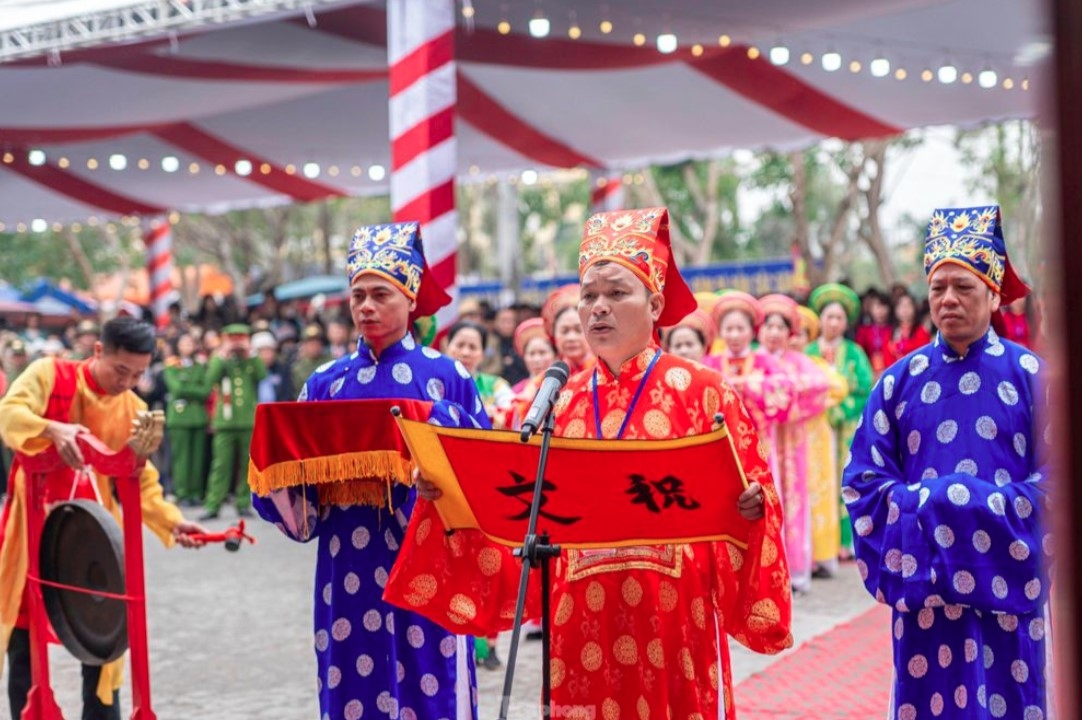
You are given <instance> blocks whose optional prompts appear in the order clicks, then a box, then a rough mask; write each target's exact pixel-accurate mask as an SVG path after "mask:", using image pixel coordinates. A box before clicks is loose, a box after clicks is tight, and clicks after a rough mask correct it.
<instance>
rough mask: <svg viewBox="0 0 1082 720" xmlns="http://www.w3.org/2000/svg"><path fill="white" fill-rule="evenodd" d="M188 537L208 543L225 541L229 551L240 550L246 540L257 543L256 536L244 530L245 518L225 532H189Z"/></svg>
mask: <svg viewBox="0 0 1082 720" xmlns="http://www.w3.org/2000/svg"><path fill="white" fill-rule="evenodd" d="M188 537H190V538H191V539H192V540H198V541H200V542H203V543H206V544H209V543H225V549H226V550H228V551H229V552H236V551H238V550H240V546H241V545H243V544H244V541H245V540H247V541H248V542H250V543H251V544H253V545H255V538H254V537H252V536H251V535H249V534H247V533H246V532H244V521H243V520H238V521H237V524H236V525H235V526H233V527H231V528H228V529H226V530H225V532H218V533H188Z"/></svg>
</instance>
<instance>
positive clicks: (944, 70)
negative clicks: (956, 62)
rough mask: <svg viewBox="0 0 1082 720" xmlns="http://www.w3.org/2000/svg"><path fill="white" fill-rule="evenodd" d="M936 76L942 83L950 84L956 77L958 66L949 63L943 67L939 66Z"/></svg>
mask: <svg viewBox="0 0 1082 720" xmlns="http://www.w3.org/2000/svg"><path fill="white" fill-rule="evenodd" d="M936 77H938V78H939V82H941V83H943V84H944V85H950V84H951V83H953V82H954V81H955V80H957V79H958V68H956V67H954V66H953V65H951V64H950V63H947V64H946V65H944V66H943V67H941V68H939V72H937V73H936Z"/></svg>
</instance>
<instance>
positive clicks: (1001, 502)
mask: <svg viewBox="0 0 1082 720" xmlns="http://www.w3.org/2000/svg"><path fill="white" fill-rule="evenodd" d="M988 509H989V510H991V511H992V512H993V513H995V514H996V515H999V516H1000V517H1003V516H1004V515H1005V514H1006V513H1007V499H1006V498H1005V497H1003V493H1001V492H994V493H992V494H991V495H989V496H988Z"/></svg>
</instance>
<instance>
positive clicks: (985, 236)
mask: <svg viewBox="0 0 1082 720" xmlns="http://www.w3.org/2000/svg"><path fill="white" fill-rule="evenodd" d="M944 263H953V264H955V265H960V266H962V267H964V268H966V269H967V270H970V271H971V272H973V273H974V274H975V275H976V276H977V277H979V278H980V279H981V280H982V281H983V282H984V283H985V284H986V285H987V286H988V287H990V288H992V290H993V291H995V292H996V293H998V294H999V295H1000V297H1001V302H1002V303H1003V304H1004V305H1006V304H1008V303H1010V302H1012V301H1014V300H1017V299H1019V298H1023V297H1025V296H1026V295H1028V294H1029V287H1028V286H1027V285H1026V284H1025V283H1024V282H1022V280H1021V279H1020V278H1019V277H1018V275H1017V274H1016V273H1015V272H1014V268H1013V267H1011V261H1010V258H1008V257H1007V244H1006V242H1005V241H1004V240H1003V227H1002V223H1001V220H1000V212H999V206H998V205H989V206H987V207H975V208H941V209H939V210H936V211H935V212H934V213H933V214H932V220H931V222H929V223H928V236H927V238H926V239H925V241H924V274H925V275H926V276H927V277H929V278H931V276H932V273H934V272H935V271H936V270H937V269H939V268H940V267H941V266H942V265H943V264H944Z"/></svg>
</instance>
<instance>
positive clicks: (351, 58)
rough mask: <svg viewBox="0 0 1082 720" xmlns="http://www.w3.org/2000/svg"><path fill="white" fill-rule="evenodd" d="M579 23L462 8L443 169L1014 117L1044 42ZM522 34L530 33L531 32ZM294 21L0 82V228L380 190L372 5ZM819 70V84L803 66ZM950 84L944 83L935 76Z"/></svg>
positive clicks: (856, 4)
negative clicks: (671, 41) (449, 150)
mask: <svg viewBox="0 0 1082 720" xmlns="http://www.w3.org/2000/svg"><path fill="white" fill-rule="evenodd" d="M7 1H8V2H10V0H7ZM585 5H586V4H585V3H581V2H576V1H575V0H539V1H538V2H517V3H499V2H494V1H492V2H490V1H489V0H474V1H473V3H472V4H469V5H467V6H466V7H468V8H469V10H466V13H464V14H468V13H470V11H472V16H471V17H469V18H466V17H461V18H460V23H459V27H458V30H457V33H456V36H455V38H454V42H455V52H456V55H457V58H458V103H457V108H456V132H457V136H458V165H459V169H460V172H461V173H462V174H463V175H467V176H468V175H471V174H473V175H476V174H478V173H481V174H484V173H497V172H500V173H502V172H511V171H519V170H523V169H527V168H532V169H537V170H542V169H545V168H550V167H575V166H582V167H598V168H625V167H632V166H637V165H641V164H643V163H646V162H666V161H675V160H679V159H684V158H689V157H706V156H713V155H717V154H720V153H724V152H727V151H729V150H731V149H733V148H740V147H750V148H762V147H777V148H789V147H797V146H801V145H804V144H807V143H811V142H814V141H817V140H819V139H822V138H826V137H840V138H845V139H859V138H865V137H876V136H885V135H891V134H895V133H898V132H901V131H903V130H905V129H907V128H913V127H921V126H927V125H936V124H944V123H957V124H967V123H974V122H978V121H982V120H988V119H998V118H1008V117H1025V116H1032V115H1034V114H1035V113H1036V109H1037V107H1038V106H1039V105H1040V102H1039V99H1040V95H1041V93H1040V75H1039V68H1040V65H1039V63H1040V59H1041V55H1042V53H1046V52H1047V47H1048V44H1047V36H1048V33H1047V30H1046V28H1045V22H1046V20H1045V18H1044V16H1043V5H1042V3H1040V2H1038V1H1037V0H877V2H874V3H870V2H867V1H866V0H803V1H802V2H800V3H793V2H789V1H787V0H757V2H755V3H706V2H702V0H621V2H614V3H611V4H608V5H604V4H597V5H592V6H590V7H584V6H585ZM542 16H543V17H545V18H546V19H548V20H549V21H550V34H549V35H548V36H547V37H545V38H535V37H531V36H530V35H529V34H528V31H527V27H528V25H529V22H530V20H531V19H533V18H536V17H542ZM315 21H316V22H315V24H314V26H311V25H310V23H309V21H308V20H307V19H306V18H305V16H304V15H303V14H302V15H300V16H298V17H289V18H285V19H282V18H275V19H274V20H270V21H266V22H259V23H246V24H240V25H235V26H227V27H224V28H218V27H215V28H212V29H204V30H202V31H193V32H191V33H188V34H181V35H180V36H179V37H176V36H174V37H173V38H169V37H156V38H154V37H152V38H148V39H144V40H141V41H140V42H137V43H134V44H129V45H123V46H100V47H95V48H90V49H84V50H75V51H72V52H69V53H64V54H62V55H61V64H60V65H59V66H50V64H49V63H48V62H47V60H46V58H30V59H25V60H21V61H17V62H12V63H7V64H3V65H0V97H3V98H4V101H3V103H2V104H0V153H2V156H3V157H2V159H3V162H2V163H0V223H3V224H4V225H5V226H6V227H7V228H8V229H14V228H15V227H16V225H17V224H26V225H30V224H31V223H32V222H33V221H34V220H35V219H40V220H44V221H47V222H54V221H61V222H63V221H75V220H79V221H82V220H85V219H87V218H88V217H92V216H96V217H107V216H109V217H112V216H120V215H151V214H158V213H162V212H166V211H169V210H174V209H175V210H181V211H209V212H218V211H225V210H228V209H232V208H240V207H248V206H254V205H260V204H271V203H282V202H289V201H293V200H301V201H307V200H315V199H318V198H322V197H329V196H337V195H357V194H370V193H376V192H384V191H386V184H387V182H388V180H389V178H388V177H386V175H385V174H384V173H381V172H380V171H381V170H383V169H384V168H387V167H389V166H390V143H389V141H388V111H387V96H388V86H387V67H386V65H387V61H386V47H385V40H386V16H385V12H384V9H383V7H382V5H381V4H380V3H357V4H354V5H349V6H346V7H338V8H335V9H332V10H329V11H325V12H321V13H317V14H316V15H315ZM501 22H506V23H508V25H509V33H508V34H503V33H502V32H501V28H500V23H501ZM606 22H608V23H611V30H609V31H608V32H605V31H604V30H606V29H608V26H605V25H604V23H606ZM572 26H574V27H576V28H578V29H579V33H578V34H579V36H578V37H577V39H572V37H571V35H572V34H574V31H573V30H571V27H572ZM502 29H504V30H506V29H508V28H506V27H505V28H502ZM640 33H641V34H642V36H643V37H642V38H638V40H640V41H644V42H643V44H642V45H641V46H640V45H636V39H637V38H636V37H635V36H636V35H637V34H640ZM668 33H671V34H673V35H675V37H676V42H677V44H678V48H677V49H676V51H675V52H671V53H663V52H660V51H659V49H658V47H657V44H656V42H657V37H658V35H661V34H668ZM753 47H754V48H755V49H757V50H758V51H759V56H758V57H756V58H754V59H753V58H752V57H751V55H755V50H754V49H752V48H753ZM774 47H779V48H780V47H784V48H786V49H787V50H788V58H787V61H786V62H785V63H784V64H775V63H774V62H771V59H773V60H774V61H775V62H778V61H781V60H783V59H785V58H784V55H785V53H784V52H782V51H781V50H776V51H772V48H774ZM749 51H750V52H749ZM831 53H837V54H838V55H839V56H840V66H841V67H840V68H839V69H837V70H836V71H833V72H830V71H827V70H825V69H824V66H823V64H824V55H828V54H831ZM805 54H807V57H804V56H805ZM830 59H832V58H830V57H828V58H827V60H828V61H829V60H830ZM806 60H810V62H809V63H808V64H805V61H806ZM876 60H878V62H877V63H876V64H875V67H874V69H875V71H876V73H878V74H881V75H884V70H886V72H885V75H884V76H883V77H878V76H876V75H873V73H872V69H873V68H872V63H873V61H876ZM884 60H885V61H886V62H887V63H889V68H887V67H886V66H885V65H884V63H883V61H884ZM1034 63H1038V64H1036V65H1035V64H1034ZM944 66H948V67H946V68H944ZM951 68H953V69H954V73H955V75H956V77H957V79H955V80H954V82H952V83H949V84H947V83H944V82H941V81H940V79H939V78H940V76H942V79H944V80H949V79H950V78H951ZM899 71H904V79H898V77H897V74H898V73H899ZM925 71H927V72H928V73H930V75H931V76H932V78H933V79H931V80H930V81H926V80H925V79H922V73H925ZM988 71H992V72H994V73H995V78H994V86H993V87H990V88H985V87H982V86H981V83H980V82H979V80H984V81H985V84H993V83H989V81H990V80H991V79H992V78H991V75H989V74H987V73H988ZM982 72H985V75H984V76H981V75H980V73H982ZM114 156H117V157H114ZM119 157H122V158H123V161H124V162H123V163H121V161H120V160H119V159H117V158H119ZM163 160H164V164H163ZM114 168H121V169H114ZM193 171H194V172H193Z"/></svg>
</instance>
